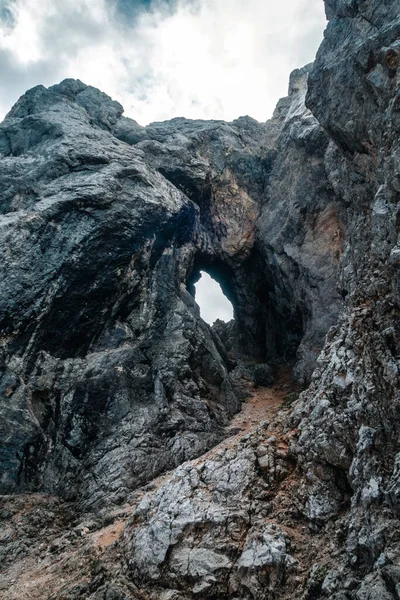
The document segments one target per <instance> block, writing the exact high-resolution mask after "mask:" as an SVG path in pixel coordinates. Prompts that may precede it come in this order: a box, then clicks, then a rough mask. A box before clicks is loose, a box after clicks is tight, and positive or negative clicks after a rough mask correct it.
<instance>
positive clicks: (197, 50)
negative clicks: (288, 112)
mask: <svg viewBox="0 0 400 600" xmlns="http://www.w3.org/2000/svg"><path fill="white" fill-rule="evenodd" d="M0 17H1V21H0V84H1V85H0V119H2V118H3V117H4V115H5V114H6V113H7V112H8V110H9V109H10V108H11V106H12V104H14V102H15V101H16V100H17V99H18V97H19V96H20V95H21V94H23V93H24V92H25V91H26V90H27V89H28V88H30V87H33V86H34V85H37V84H39V83H41V84H43V85H45V86H48V85H52V84H54V83H58V82H59V81H61V80H62V79H64V78H66V77H74V78H78V79H81V80H82V81H84V82H85V83H87V84H91V85H94V86H96V87H99V88H100V89H101V90H103V91H105V92H106V93H107V94H109V95H110V96H112V97H113V98H115V99H116V100H119V101H120V102H121V103H122V104H123V106H124V107H125V114H126V115H127V116H130V117H132V118H134V119H136V120H137V121H138V122H139V123H140V124H142V125H146V124H147V123H149V122H151V121H155V120H163V119H169V118H171V117H175V116H185V117H189V118H217V119H226V120H232V119H234V118H237V117H239V116H241V115H245V114H249V115H251V116H252V117H254V118H256V119H258V120H260V121H265V120H266V119H267V118H269V117H270V116H271V114H272V111H273V109H274V106H275V104H276V102H277V100H278V99H279V98H280V97H281V96H284V95H286V91H287V83H288V77H289V73H290V71H291V70H293V69H294V68H296V67H300V66H303V65H304V64H306V63H308V62H310V61H312V60H313V58H314V56H315V52H316V49H317V47H318V45H319V43H320V41H321V39H322V32H323V29H324V27H325V15H324V9H323V0H278V1H277V0H0Z"/></svg>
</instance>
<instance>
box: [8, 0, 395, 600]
mask: <svg viewBox="0 0 400 600" xmlns="http://www.w3.org/2000/svg"><path fill="white" fill-rule="evenodd" d="M325 5H326V12H327V16H328V19H329V23H328V27H327V30H326V32H325V36H324V41H323V43H322V45H321V47H320V49H319V51H318V55H317V58H316V61H315V63H314V65H308V66H307V67H305V68H303V69H300V70H298V71H295V72H294V73H293V74H292V76H291V79H290V85H289V95H288V97H287V98H284V99H283V100H281V101H280V102H279V103H278V106H277V108H276V111H275V113H274V116H273V118H272V119H271V120H270V121H268V122H267V123H265V124H260V123H257V122H256V121H254V120H252V119H251V118H249V117H242V118H240V119H237V120H236V121H234V122H233V123H224V122H222V121H209V122H204V121H189V120H186V119H180V118H179V119H173V120H172V121H169V122H165V123H153V124H151V125H149V126H148V127H146V128H142V127H140V126H139V125H138V124H137V123H136V122H135V121H133V120H131V119H127V118H125V117H123V116H122V107H121V106H120V105H119V104H118V103H117V102H113V101H112V100H111V99H110V98H108V97H107V96H105V95H104V94H102V93H101V92H99V91H98V90H95V89H94V88H91V87H88V86H86V85H84V84H83V83H81V82H79V81H73V80H66V81H64V82H62V83H61V84H59V85H57V86H53V87H51V88H49V89H45V88H44V87H42V86H38V87H36V88H34V89H32V90H30V91H28V92H27V93H26V94H25V95H24V96H23V97H22V98H21V99H20V100H19V101H18V103H17V104H16V105H15V106H14V107H13V109H12V110H11V112H10V113H9V114H8V115H7V117H6V119H5V121H4V122H3V123H2V124H1V125H0V155H1V160H0V181H1V183H2V185H1V187H0V203H1V211H2V212H1V217H0V236H1V246H0V250H1V252H2V259H1V261H0V270H1V277H0V287H1V291H0V329H1V350H0V351H1V354H0V360H1V363H0V368H1V380H0V390H1V396H2V401H1V420H0V427H1V435H2V439H3V440H4V442H3V444H2V449H1V457H0V458H1V466H2V474H1V488H0V489H1V492H2V493H4V494H16V493H21V492H31V491H41V492H48V493H53V494H57V495H59V496H60V497H62V498H64V499H66V500H71V501H72V500H73V501H74V502H75V503H76V504H75V505H74V506H75V507H76V510H83V511H92V512H91V514H92V515H93V514H94V515H103V514H104V513H102V512H101V511H102V510H105V507H113V506H114V507H115V505H116V504H118V503H122V502H125V501H127V502H128V505H129V506H130V508H129V510H128V509H126V510H127V512H126V513H124V514H125V517H127V516H128V515H131V516H132V518H131V519H130V520H129V521H128V523H127V527H126V528H125V530H124V533H123V536H122V538H121V539H120V541H119V542H117V543H116V546H114V547H113V548H114V550H115V553H116V554H114V555H112V554H111V553H110V554H108V555H107V554H104V556H103V555H102V557H101V559H100V558H97V559H96V560H97V562H96V561H94V562H93V565H92V570H91V572H90V575H85V577H83V579H82V577H81V578H80V576H78V574H76V575H73V576H71V574H69V577H70V580H69V583H68V585H69V587H68V586H67V587H68V590H67V591H66V592H65V593H68V594H70V595H69V596H68V598H71V599H72V598H73V599H75V598H79V597H85V598H86V597H87V598H91V599H93V600H100V599H103V598H104V599H105V600H110V599H111V600H112V599H123V598H125V599H128V598H134V599H136V598H137V599H139V598H145V597H146V598H151V600H155V599H156V598H157V599H159V598H161V599H162V600H189V599H193V598H215V599H218V600H219V599H221V600H225V599H227V598H232V599H234V600H239V599H240V600H243V599H245V600H254V599H256V600H261V599H264V598H271V599H272V598H280V599H286V600H294V599H299V598H301V599H302V600H314V599H315V600H317V599H319V598H321V599H322V598H329V599H331V600H398V598H399V589H400V588H399V586H400V568H399V564H400V562H399V561H400V547H399V539H400V528H399V511H400V502H399V498H400V477H399V473H400V447H399V439H400V436H399V423H400V400H399V398H400V395H399V366H400V365H399V356H400V350H399V348H400V341H399V280H398V264H399V256H400V249H399V244H398V236H399V209H398V206H399V193H400V183H399V181H400V167H399V164H400V163H399V156H400V146H399V139H400V130H399V128H400V120H399V114H400V112H399V81H400V79H399V78H400V46H399V44H400V42H399V38H400V22H399V14H400V3H399V1H398V0H391V1H390V2H389V0H387V1H386V0H385V1H378V0H365V1H364V0H363V1H362V0H354V1H353V0H351V1H350V0H343V1H342V0H341V1H338V0H329V1H328V0H327V1H326V2H325ZM306 106H307V108H306ZM201 270H206V271H207V272H209V273H210V274H211V275H212V276H214V277H215V278H216V279H217V280H218V281H219V283H220V284H221V286H222V289H223V290H224V292H225V294H226V296H227V297H228V298H229V299H230V300H231V302H232V304H233V307H234V313H235V321H234V322H231V323H229V324H226V325H224V324H222V323H221V322H217V323H216V324H215V325H214V327H212V328H211V327H209V326H208V325H207V324H205V323H204V322H203V321H202V320H201V318H200V316H199V311H198V307H197V305H196V303H195V301H194V298H193V292H194V284H195V283H196V281H197V279H198V276H199V272H200V271H201ZM282 364H283V365H286V366H288V365H289V366H290V367H293V373H294V376H295V377H296V378H297V379H298V380H299V381H301V382H302V383H306V384H308V386H309V387H308V389H306V390H305V391H304V392H303V393H302V394H301V395H300V397H299V398H298V399H296V398H294V397H293V398H291V399H290V401H288V402H286V407H285V410H284V411H283V412H282V413H280V415H278V416H277V417H276V418H275V419H273V420H272V422H267V423H264V424H261V425H260V427H259V428H258V429H256V430H254V431H251V432H250V433H249V434H248V435H247V436H244V437H242V439H241V440H239V441H238V442H237V443H236V445H235V446H234V447H231V448H229V449H227V450H226V451H225V450H224V451H222V452H220V453H219V454H218V453H217V454H216V455H213V456H211V457H208V458H207V457H205V458H204V460H202V461H200V462H199V463H193V462H191V463H185V464H184V465H183V466H181V467H179V468H178V469H177V470H176V471H175V473H174V474H172V475H171V477H170V478H169V480H168V481H166V482H165V483H164V485H162V486H161V487H160V489H158V490H156V491H155V492H154V493H153V494H151V493H150V494H148V495H147V496H145V497H144V498H143V500H142V501H141V503H140V504H139V505H138V506H137V499H136V500H135V498H136V495H135V494H136V493H135V490H136V489H137V488H138V487H139V486H141V485H143V484H145V483H146V482H150V481H151V480H153V478H154V477H156V476H157V475H158V474H159V473H161V472H163V471H165V470H168V469H172V468H174V467H177V466H178V465H180V464H181V463H184V462H185V461H187V460H188V459H192V458H194V457H196V456H199V455H200V454H202V453H203V452H204V451H205V450H207V449H209V448H210V447H211V446H213V445H214V444H216V443H217V442H218V441H219V440H220V439H221V438H222V436H223V435H224V432H223V427H224V425H226V423H227V422H228V420H229V418H230V417H232V415H233V414H234V413H236V412H238V411H239V410H240V407H241V401H242V399H243V385H242V384H243V381H242V379H243V377H244V376H245V377H247V378H249V377H250V379H251V378H253V381H254V382H255V383H260V381H257V377H265V379H264V381H263V384H266V383H270V381H271V373H272V370H271V367H272V368H274V367H276V366H277V365H282ZM260 374H261V375H260ZM18 502H19V501H18V497H17V499H16V506H17V505H18ZM51 502H53V503H54V502H55V503H57V502H61V500H57V501H55V500H54V499H53V500H52V501H51ZM40 510H42V509H40V508H38V511H39V512H40ZM110 510H111V508H110ZM10 514H11V513H10ZM18 514H19V513H18ZM40 514H42V513H40ZM43 514H45V513H43ZM7 518H8V517H7ZM10 518H11V517H10ZM27 518H28V519H29V513H28V517H27ZM99 518H100V517H99ZM13 527H14V525H12V526H11V525H10V529H9V530H6V531H11V533H9V534H7V535H8V537H7V535H6V534H5V536H4V539H5V542H7V544H8V543H9V544H10V545H7V548H8V550H6V554H5V556H6V557H7V556H8V557H9V558H8V560H10V561H11V559H10V557H14V554H13V552H14V553H15V552H16V546H13V543H14V542H12V541H10V540H13V539H14V538H13V537H12V536H13V535H14V534H13V533H12V531H14V530H13V529H12V528H13ZM88 529H89V528H88ZM85 533H86V532H85ZM27 535H28V534H27ZM24 539H25V538H24ZM60 543H61V542H60ZM7 552H8V554H7ZM82 552H83V551H82ZM85 552H87V550H85ZM77 573H78V571H77ZM78 581H79V582H80V583H79V585H80V586H81V587H80V588H79V589H78V587H79V586H78V587H77V585H78V583H77V582H78ZM71 582H72V583H74V582H75V583H76V585H75V587H73V585H72V583H71ZM70 584H71V585H70ZM71 586H72V587H71ZM82 586H83V587H82ZM85 586H86V587H85ZM64 591H65V590H64ZM64 591H63V592H62V593H64ZM60 593H61V592H60ZM118 594H119V595H118ZM15 597H16V596H12V595H10V599H11V598H12V599H14V598H15ZM49 597H51V596H49ZM54 597H57V598H59V599H60V600H61V598H62V597H64V596H62V595H61V596H56V595H55V596H54ZM7 600H8V599H7Z"/></svg>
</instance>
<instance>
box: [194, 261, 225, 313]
mask: <svg viewBox="0 0 400 600" xmlns="http://www.w3.org/2000/svg"><path fill="white" fill-rule="evenodd" d="M196 302H197V304H198V305H199V307H200V315H201V318H202V319H203V320H204V321H206V322H207V323H209V324H210V325H212V324H213V323H214V321H216V320H217V319H221V321H225V322H228V321H230V320H231V319H233V307H232V304H231V303H230V301H229V300H228V298H227V297H226V296H225V294H224V293H223V291H222V289H221V286H220V285H219V283H218V282H217V281H215V279H212V277H210V275H209V274H208V273H205V272H204V271H201V277H200V279H199V281H198V282H197V283H196Z"/></svg>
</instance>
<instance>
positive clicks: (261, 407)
mask: <svg viewBox="0 0 400 600" xmlns="http://www.w3.org/2000/svg"><path fill="white" fill-rule="evenodd" d="M296 391H297V390H296V386H294V385H293V383H292V382H291V376H290V373H289V371H288V370H285V369H281V370H280V371H279V373H278V377H277V380H276V383H275V384H274V385H272V386H270V387H268V388H263V387H259V388H253V389H252V390H251V394H250V396H249V398H248V399H247V400H246V401H245V402H244V403H243V407H242V411H241V412H240V413H238V414H237V415H236V416H235V417H234V418H233V419H232V421H231V423H230V424H229V426H228V427H227V438H226V439H224V440H223V441H222V442H221V443H220V444H218V445H217V446H215V447H213V448H212V449H210V450H209V451H208V452H206V453H205V454H203V455H201V456H199V457H198V458H196V459H194V460H192V461H189V462H188V465H193V466H195V467H198V466H199V465H201V464H202V463H204V462H205V461H208V460H212V459H213V458H214V457H215V456H217V455H218V454H220V453H221V452H223V451H225V450H229V449H232V448H234V447H235V446H237V445H238V443H239V442H240V440H242V439H243V437H244V436H246V435H248V434H251V433H252V432H253V431H255V430H256V429H257V428H258V427H259V425H260V423H262V422H265V423H269V422H271V421H272V420H273V419H274V417H275V415H276V414H277V412H278V411H279V408H280V407H281V406H282V404H283V403H284V402H285V400H286V399H287V398H289V399H290V395H291V393H295V392H296ZM173 474H174V471H170V472H168V473H165V474H163V475H161V476H160V477H157V478H156V479H154V480H153V481H152V482H150V483H149V484H147V485H146V486H144V487H143V488H141V489H139V490H137V492H136V494H135V496H134V498H132V500H133V501H132V502H131V503H129V504H126V505H124V506H122V507H120V508H118V509H116V510H113V511H110V512H108V513H107V515H102V516H101V517H98V516H96V518H95V519H86V520H84V521H82V522H81V523H78V522H77V521H74V515H73V513H72V512H71V510H70V508H69V507H68V505H65V503H63V502H62V501H60V500H59V499H57V498H55V497H51V496H46V495H43V494H30V495H20V496H15V497H3V498H2V511H1V513H2V514H1V516H2V517H3V521H2V523H1V527H0V529H1V530H2V532H3V534H2V535H1V536H0V538H1V539H0V554H1V553H2V557H3V559H4V566H3V569H2V570H1V571H0V598H1V600H28V599H29V600H36V599H37V600H39V599H40V600H44V599H45V598H46V599H47V598H58V597H59V596H58V594H59V593H60V592H61V590H62V589H64V588H65V587H66V586H67V587H68V586H70V585H71V584H72V583H73V582H79V585H82V586H85V585H86V582H87V581H89V580H90V576H89V573H91V571H92V567H93V563H94V562H95V561H98V559H100V558H101V559H102V560H103V559H104V560H105V561H106V562H107V563H109V564H111V563H115V568H116V569H117V568H119V561H120V557H119V553H118V551H117V550H116V548H115V546H113V544H114V542H116V541H117V540H118V539H119V538H120V536H121V534H122V532H123V530H124V528H125V524H126V522H127V520H128V519H129V518H130V516H131V515H132V514H133V513H134V511H135V509H136V507H137V505H138V503H139V502H140V500H141V499H142V498H143V496H144V495H145V494H146V493H148V492H155V491H156V490H158V489H159V488H160V487H161V486H163V485H164V484H166V483H167V482H168V481H169V480H170V479H171V478H172V477H173ZM8 559H9V560H8ZM7 563H8V564H7ZM60 598H61V596H60Z"/></svg>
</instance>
